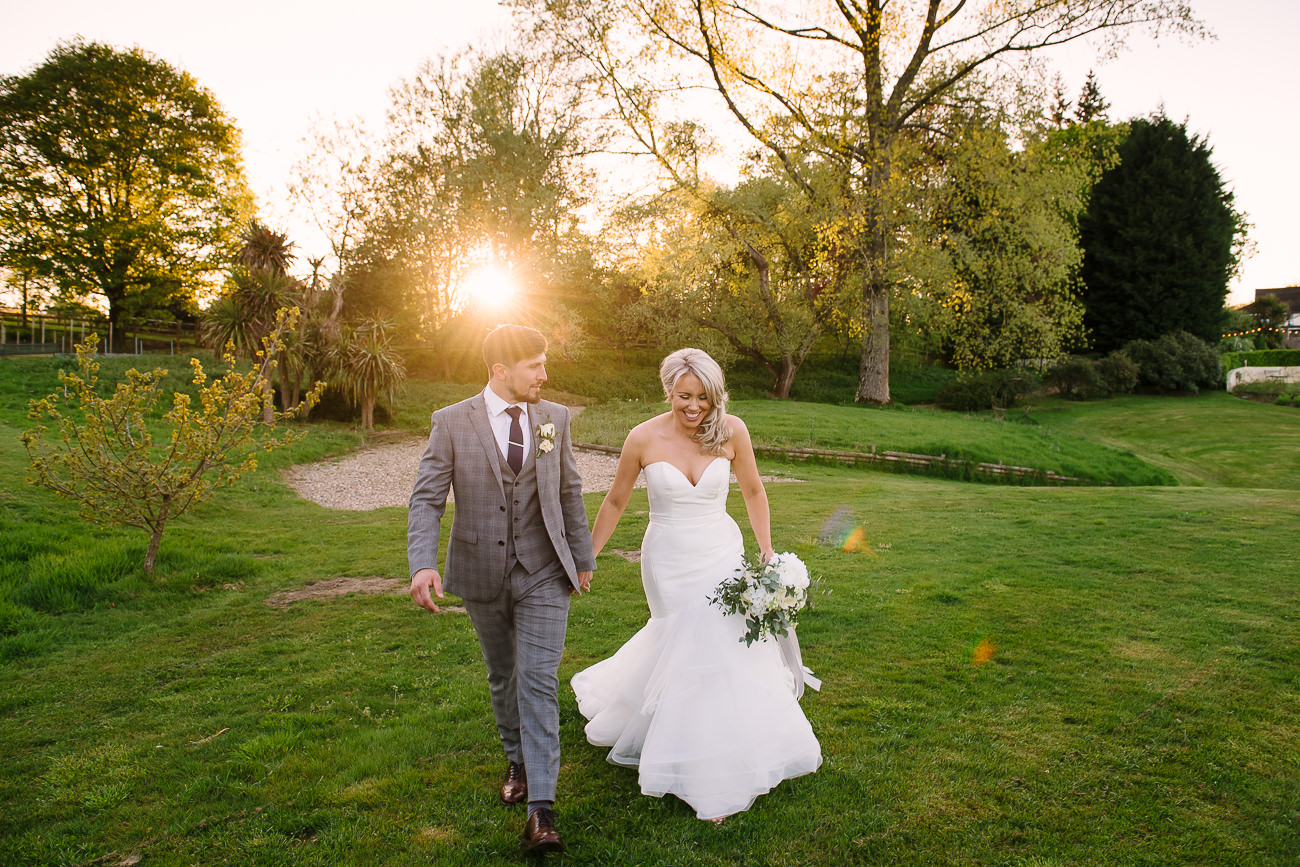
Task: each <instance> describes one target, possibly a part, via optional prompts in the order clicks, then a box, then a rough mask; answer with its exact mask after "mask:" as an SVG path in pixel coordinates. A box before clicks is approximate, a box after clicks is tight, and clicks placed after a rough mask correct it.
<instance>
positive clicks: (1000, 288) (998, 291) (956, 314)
mask: <svg viewBox="0 0 1300 867" xmlns="http://www.w3.org/2000/svg"><path fill="white" fill-rule="evenodd" d="M1059 155H1060V150H1059V149H1057V148H1054V147H1052V146H1051V145H1050V144H1048V143H1046V142H1044V141H1041V140H1034V139H1029V140H1027V141H1025V142H1024V146H1023V147H1021V148H1020V149H1013V148H1012V147H1011V142H1010V141H1009V138H1008V136H1007V134H1006V133H1005V132H1004V131H1003V130H1002V129H1000V128H999V127H998V125H996V124H988V123H982V122H979V121H974V122H972V124H971V126H970V127H969V128H968V129H967V131H966V133H965V134H964V135H963V136H961V138H960V143H959V144H958V145H957V147H956V148H955V150H954V152H953V153H952V154H951V156H950V157H949V159H948V164H947V166H946V167H945V172H944V179H943V182H942V183H941V185H940V187H939V193H938V198H939V207H938V211H939V215H940V216H939V229H940V235H939V237H938V238H937V239H936V241H935V246H936V247H937V248H938V249H939V250H941V251H942V252H943V254H944V255H945V257H946V262H945V264H946V266H947V269H948V270H947V274H946V277H947V279H946V281H945V284H944V285H942V286H941V287H939V295H940V298H941V306H940V313H939V315H938V316H937V317H936V323H935V325H936V327H937V330H938V331H939V332H940V333H941V334H942V336H943V341H944V346H945V348H946V349H947V350H948V353H949V355H950V357H951V358H952V360H953V362H954V363H955V364H956V365H957V366H958V367H960V368H975V369H989V368H999V367H1009V366H1012V365H1013V364H1015V363H1017V362H1019V361H1021V360H1024V359H1032V360H1034V361H1038V362H1044V361H1052V360H1054V359H1057V358H1059V357H1060V356H1062V355H1064V354H1065V353H1067V352H1068V351H1069V350H1070V349H1071V348H1073V347H1076V346H1081V345H1082V344H1083V307H1082V305H1081V303H1080V301H1079V298H1078V297H1077V286H1076V281H1077V275H1078V269H1079V263H1080V259H1081V252H1080V250H1079V246H1078V238H1077V231H1076V215H1077V214H1078V212H1079V211H1080V210H1082V208H1083V206H1084V202H1085V198H1086V191H1087V187H1088V183H1089V172H1088V165H1087V163H1086V162H1081V161H1080V160H1077V159H1073V160H1061V159H1058V157H1059Z"/></svg>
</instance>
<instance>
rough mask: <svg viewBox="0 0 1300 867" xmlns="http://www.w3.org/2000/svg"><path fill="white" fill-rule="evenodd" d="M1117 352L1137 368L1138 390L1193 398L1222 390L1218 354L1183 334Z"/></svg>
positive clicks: (1133, 343)
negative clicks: (1179, 394) (1181, 393)
mask: <svg viewBox="0 0 1300 867" xmlns="http://www.w3.org/2000/svg"><path fill="white" fill-rule="evenodd" d="M1121 351H1122V352H1123V353H1124V354H1125V355H1127V356H1128V357H1129V358H1130V359H1132V361H1133V362H1134V364H1136V365H1137V368H1138V387H1140V388H1145V389H1151V390H1154V391H1160V392H1191V393H1192V394H1196V393H1198V392H1199V391H1200V390H1201V389H1202V388H1210V389H1213V388H1222V387H1223V364H1222V362H1221V361H1220V358H1219V354H1218V352H1217V351H1216V350H1215V349H1214V347H1212V346H1210V345H1209V344H1208V343H1206V342H1205V341H1203V340H1201V339H1200V338H1198V337H1195V336H1193V335H1191V334H1188V333H1187V332H1186V331H1175V332H1173V333H1172V334H1166V335H1164V336H1162V337H1160V338H1158V339H1156V340H1134V341H1131V342H1130V343H1127V344H1125V346H1124V348H1123V350H1121Z"/></svg>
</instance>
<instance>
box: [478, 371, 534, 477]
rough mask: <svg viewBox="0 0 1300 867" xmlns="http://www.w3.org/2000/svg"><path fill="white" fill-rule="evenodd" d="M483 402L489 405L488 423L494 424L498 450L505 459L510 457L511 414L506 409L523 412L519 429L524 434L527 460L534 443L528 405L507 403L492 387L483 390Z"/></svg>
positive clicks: (493, 432)
mask: <svg viewBox="0 0 1300 867" xmlns="http://www.w3.org/2000/svg"><path fill="white" fill-rule="evenodd" d="M483 402H484V404H486V405H487V413H488V421H489V422H491V423H492V434H493V435H494V436H495V437H496V438H497V448H498V449H500V450H501V457H503V458H506V457H509V455H510V413H508V412H506V408H507V407H511V406H517V407H519V408H520V409H522V410H523V414H522V415H520V416H519V428H520V429H521V430H522V431H523V432H524V458H525V459H527V457H528V447H529V445H530V444H531V443H532V441H533V432H532V430H531V426H530V425H529V424H528V403H527V402H526V401H520V402H519V403H506V401H505V398H503V397H501V396H500V395H498V394H497V393H496V392H495V391H493V390H492V387H491V386H487V387H485V388H484V389H483Z"/></svg>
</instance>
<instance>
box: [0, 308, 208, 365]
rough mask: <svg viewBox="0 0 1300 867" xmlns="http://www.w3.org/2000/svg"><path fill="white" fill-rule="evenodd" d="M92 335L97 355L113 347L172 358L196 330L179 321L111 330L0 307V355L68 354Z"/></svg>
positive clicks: (193, 339) (98, 323)
mask: <svg viewBox="0 0 1300 867" xmlns="http://www.w3.org/2000/svg"><path fill="white" fill-rule="evenodd" d="M92 334H94V335H97V336H98V337H99V346H100V351H101V352H108V351H110V347H114V346H116V347H117V348H118V349H119V350H120V351H122V352H124V353H125V354H127V355H140V354H143V353H145V352H155V353H166V354H169V355H175V354H176V353H177V352H189V351H191V350H193V349H194V348H195V346H196V345H197V342H198V331H197V328H196V327H195V326H193V325H187V324H185V323H180V322H160V321H156V320H152V319H146V320H139V321H133V322H126V323H123V324H122V325H121V326H120V327H118V328H115V327H114V326H113V325H112V323H109V322H104V321H102V320H93V319H85V318H82V319H77V318H59V317H56V316H49V315H46V314H43V313H30V312H29V313H27V314H25V315H24V314H23V313H22V311H21V310H17V309H13V308H3V307H0V355H55V354H71V353H73V352H75V351H76V344H78V343H84V342H85V341H86V338H87V337H89V336H90V335H92Z"/></svg>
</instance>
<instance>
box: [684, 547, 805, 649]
mask: <svg viewBox="0 0 1300 867" xmlns="http://www.w3.org/2000/svg"><path fill="white" fill-rule="evenodd" d="M809 583H810V581H809V579H808V567H806V566H805V565H804V563H803V561H802V560H800V559H799V558H798V557H796V556H795V555H794V554H790V553H785V554H776V555H773V557H772V559H771V561H769V562H767V563H762V562H757V563H751V562H750V561H749V559H748V558H744V559H742V560H741V567H740V568H739V569H737V570H736V571H735V573H734V574H732V576H731V577H730V578H727V579H725V580H723V582H722V583H721V584H719V585H718V587H717V591H716V592H717V595H716V596H710V597H709V601H710V602H712V603H713V604H714V605H716V606H718V607H719V608H721V609H722V610H723V611H726V612H727V613H729V614H743V615H745V625H746V626H747V627H748V631H746V632H745V636H744V638H743V639H742V640H743V641H744V642H745V644H746V646H748V645H750V644H753V643H754V642H755V641H760V640H762V639H763V638H765V637H766V636H768V635H773V636H776V635H785V634H786V633H787V632H788V631H789V630H790V629H791V628H792V627H793V626H794V625H795V622H796V621H797V620H798V619H799V612H800V611H802V610H803V609H804V608H805V607H806V606H807V605H808V585H809Z"/></svg>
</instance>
